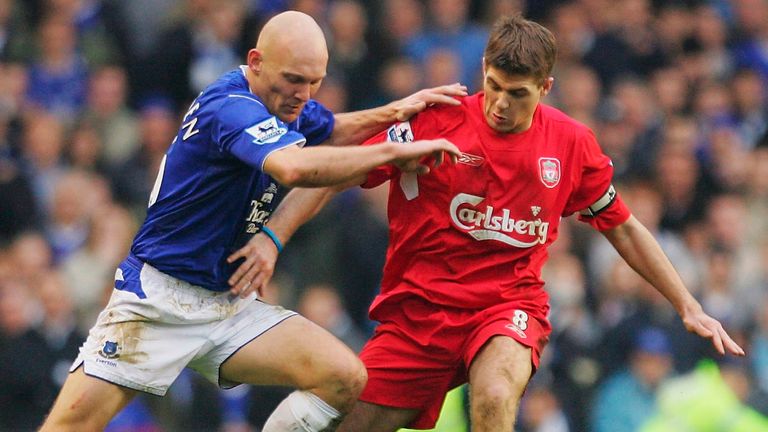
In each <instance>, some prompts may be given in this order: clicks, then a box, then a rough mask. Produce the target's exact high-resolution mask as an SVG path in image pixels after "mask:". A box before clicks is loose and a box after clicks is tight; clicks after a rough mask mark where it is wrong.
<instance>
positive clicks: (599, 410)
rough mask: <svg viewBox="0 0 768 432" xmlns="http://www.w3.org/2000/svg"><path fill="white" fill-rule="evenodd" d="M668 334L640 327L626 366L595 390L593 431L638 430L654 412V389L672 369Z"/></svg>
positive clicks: (623, 431) (630, 431) (616, 431)
mask: <svg viewBox="0 0 768 432" xmlns="http://www.w3.org/2000/svg"><path fill="white" fill-rule="evenodd" d="M672 366H673V362H672V351H671V345H670V341H669V336H668V335H667V334H666V333H664V331H663V330H661V329H658V328H653V327H647V328H643V329H641V330H639V331H638V333H637V335H636V336H635V338H634V344H633V347H632V352H631V354H630V359H629V368H628V369H627V370H624V371H621V372H618V373H617V374H615V375H613V376H611V377H609V378H608V379H607V380H606V381H605V382H604V383H603V384H602V385H601V386H600V388H599V389H598V391H597V394H596V399H595V402H594V405H593V412H592V427H591V428H590V429H589V430H591V431H594V432H637V431H638V430H639V428H640V427H641V426H642V425H643V423H645V421H646V419H648V418H650V417H651V416H653V415H654V414H655V413H656V410H657V408H656V390H657V389H658V387H659V386H660V385H661V384H662V382H663V381H664V380H665V379H667V378H668V376H669V375H670V374H671V372H672V370H673V369H672Z"/></svg>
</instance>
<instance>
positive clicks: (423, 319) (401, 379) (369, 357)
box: [360, 296, 552, 429]
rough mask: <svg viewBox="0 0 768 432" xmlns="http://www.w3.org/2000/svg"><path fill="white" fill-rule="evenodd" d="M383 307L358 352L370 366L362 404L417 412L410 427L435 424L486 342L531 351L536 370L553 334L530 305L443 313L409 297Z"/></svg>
mask: <svg viewBox="0 0 768 432" xmlns="http://www.w3.org/2000/svg"><path fill="white" fill-rule="evenodd" d="M544 297H545V299H546V296H544ZM389 303H390V304H389V305H379V306H378V307H377V310H376V319H378V321H380V322H381V324H379V326H378V327H377V328H376V331H375V333H374V335H373V337H372V338H371V340H370V341H369V342H368V343H367V344H366V345H365V347H364V348H363V350H362V352H361V353H360V358H361V359H362V361H363V363H365V366H366V368H367V369H368V385H367V386H366V387H365V390H364V391H363V393H362V395H361V396H360V400H362V401H364V402H369V403H373V404H377V405H383V406H389V407H396V408H406V409H416V410H419V411H420V412H419V415H418V416H417V417H416V419H415V420H414V421H413V422H412V423H411V424H410V425H409V427H410V428H417V429H430V428H433V427H434V425H435V422H436V421H437V418H438V416H439V414H440V409H441V407H442V405H443V401H444V399H445V394H446V393H447V392H448V391H449V390H451V389H452V388H454V387H457V386H459V385H461V384H464V383H466V382H467V380H468V371H469V366H470V365H471V364H472V360H473V359H474V358H475V356H476V355H477V353H478V352H479V351H480V349H481V348H482V347H483V346H484V345H485V343H486V342H488V340H489V339H490V338H491V337H493V336H497V335H501V336H507V337H511V338H513V339H515V340H516V341H518V342H520V343H521V344H523V345H525V346H527V347H530V348H531V362H532V364H533V367H534V371H535V370H536V368H538V366H539V358H540V357H541V353H542V350H543V349H544V346H545V345H546V344H547V341H548V340H549V335H550V333H551V331H552V329H551V326H550V324H549V321H548V320H547V318H546V315H547V311H548V307H547V305H546V303H544V304H540V303H538V302H535V301H530V300H527V301H519V302H514V303H504V304H499V305H496V306H493V307H491V308H489V309H485V310H466V309H455V308H449V307H445V306H439V305H435V304H431V303H429V302H428V301H427V300H425V299H422V298H420V297H415V296H411V297H407V298H404V299H402V300H398V301H391V302H389Z"/></svg>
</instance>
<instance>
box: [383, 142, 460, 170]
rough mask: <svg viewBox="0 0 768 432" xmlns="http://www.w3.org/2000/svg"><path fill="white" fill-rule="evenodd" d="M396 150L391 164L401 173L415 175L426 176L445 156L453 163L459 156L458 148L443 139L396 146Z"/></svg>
mask: <svg viewBox="0 0 768 432" xmlns="http://www.w3.org/2000/svg"><path fill="white" fill-rule="evenodd" d="M396 150H397V153H398V157H397V158H396V159H395V160H394V161H393V162H392V163H393V164H394V165H395V166H397V167H398V168H399V169H400V170H401V171H403V172H415V173H417V174H427V173H428V172H430V170H431V169H432V168H437V167H439V166H440V165H441V164H442V163H443V159H444V155H445V154H448V156H449V157H450V158H451V161H452V162H453V163H456V161H457V160H458V157H459V155H461V151H460V150H459V149H458V147H456V146H455V145H453V143H451V142H450V141H448V140H446V139H443V138H439V139H434V140H419V141H413V142H409V143H404V144H396Z"/></svg>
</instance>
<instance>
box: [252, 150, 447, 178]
mask: <svg viewBox="0 0 768 432" xmlns="http://www.w3.org/2000/svg"><path fill="white" fill-rule="evenodd" d="M443 153H447V154H448V155H449V157H450V158H451V159H452V160H453V161H456V159H457V158H458V157H459V155H460V154H461V152H460V151H459V149H458V148H457V147H456V146H455V145H453V144H452V143H451V142H449V141H448V140H445V139H435V140H422V141H414V142H412V143H409V144H408V145H402V144H400V143H392V142H384V143H380V144H374V145H370V146H353V147H344V148H339V147H329V146H318V147H311V148H303V149H301V148H299V147H296V146H291V147H287V148H284V149H282V150H280V151H276V152H274V153H272V154H270V155H269V156H267V158H266V160H265V161H264V168H263V169H264V172H265V173H267V174H269V175H270V176H272V177H273V178H274V179H275V180H277V181H278V182H279V183H281V184H283V185H285V186H289V187H297V186H298V187H322V186H334V185H338V184H343V183H350V182H358V183H362V182H363V181H364V179H365V175H366V174H367V173H368V172H369V171H371V170H372V169H374V168H376V167H378V166H381V165H386V164H396V165H397V166H398V167H400V168H401V169H403V170H405V171H416V172H418V173H421V174H424V173H427V172H429V170H430V165H433V166H437V165H439V164H440V162H441V161H442V157H443ZM426 156H429V158H426V161H425V160H423V158H425V157H426Z"/></svg>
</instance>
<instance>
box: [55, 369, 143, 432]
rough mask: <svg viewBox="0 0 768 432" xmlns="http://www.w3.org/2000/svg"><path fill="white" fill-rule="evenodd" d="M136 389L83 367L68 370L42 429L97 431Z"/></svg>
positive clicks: (131, 396)
mask: <svg viewBox="0 0 768 432" xmlns="http://www.w3.org/2000/svg"><path fill="white" fill-rule="evenodd" d="M136 393H137V392H136V391H135V390H131V389H128V388H125V387H120V386H118V385H115V384H112V383H109V382H107V381H104V380H101V379H98V378H94V377H91V376H88V375H86V374H85V373H84V372H83V368H82V367H79V368H77V370H75V371H74V372H72V373H71V374H69V376H68V377H67V380H66V381H65V382H64V386H63V387H62V388H61V392H59V396H58V398H57V399H56V402H55V403H54V405H53V408H52V409H51V413H50V414H49V415H48V418H47V419H46V421H45V424H44V425H43V428H42V429H41V431H42V432H47V431H51V432H54V431H55V432H62V431H100V430H103V429H104V427H105V426H106V425H107V423H109V421H110V420H111V419H112V417H114V416H115V414H117V413H118V412H119V411H120V410H121V409H123V407H125V405H127V404H128V402H130V401H131V399H133V397H134V396H136Z"/></svg>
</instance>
